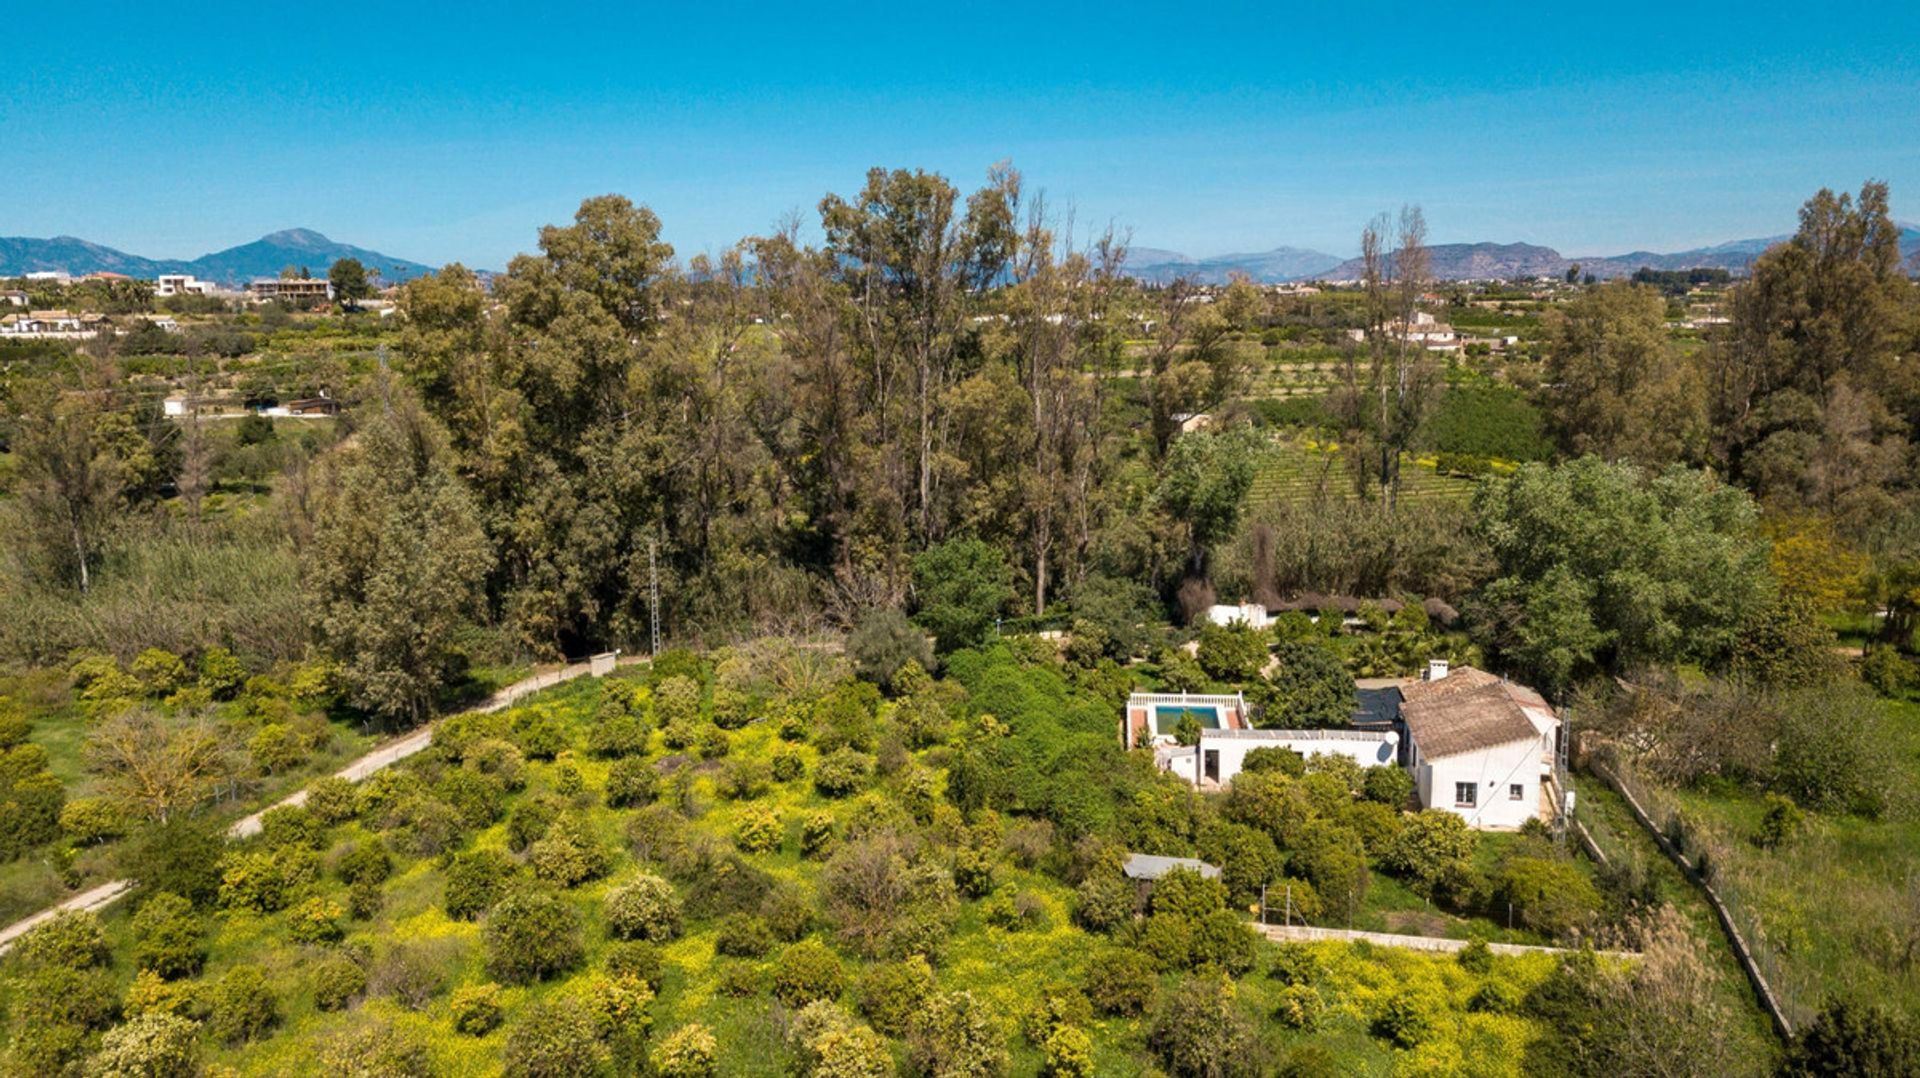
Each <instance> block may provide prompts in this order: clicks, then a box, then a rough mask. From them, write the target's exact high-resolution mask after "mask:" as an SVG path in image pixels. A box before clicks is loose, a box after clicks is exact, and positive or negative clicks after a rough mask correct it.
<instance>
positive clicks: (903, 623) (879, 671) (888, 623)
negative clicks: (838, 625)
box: [847, 608, 933, 694]
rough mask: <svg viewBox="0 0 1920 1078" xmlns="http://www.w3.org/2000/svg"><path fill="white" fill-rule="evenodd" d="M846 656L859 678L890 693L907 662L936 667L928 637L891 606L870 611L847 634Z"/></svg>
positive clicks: (927, 668)
mask: <svg viewBox="0 0 1920 1078" xmlns="http://www.w3.org/2000/svg"><path fill="white" fill-rule="evenodd" d="M847 657H848V658H850V659H852V660H853V669H854V672H855V673H856V674H858V675H859V676H860V677H862V678H865V679H866V680H868V681H871V682H873V683H874V684H875V685H878V686H880V688H881V689H882V690H883V691H885V692H887V693H889V694H891V693H893V692H894V676H895V675H896V674H898V673H899V672H900V670H901V668H903V667H905V666H906V665H907V664H908V663H914V664H916V665H918V666H919V667H920V668H921V669H922V670H929V669H932V668H933V648H932V647H930V646H929V645H928V644H927V636H926V634H925V633H924V632H922V631H921V630H920V628H919V627H918V626H916V625H914V624H913V622H911V621H909V620H908V619H907V616H906V615H905V614H904V613H901V612H900V611H898V610H894V609H890V608H881V609H876V610H869V611H868V612H866V613H865V614H862V615H861V616H860V620H859V622H858V623H857V624H855V625H854V628H853V632H852V633H850V634H848V636H847Z"/></svg>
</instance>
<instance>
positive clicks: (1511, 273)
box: [1127, 224, 1920, 284]
mask: <svg viewBox="0 0 1920 1078" xmlns="http://www.w3.org/2000/svg"><path fill="white" fill-rule="evenodd" d="M1899 227H1900V258H1901V262H1902V264H1904V265H1906V266H1908V267H1909V268H1910V269H1920V226H1915V225H1909V224H1901V225H1900V226H1899ZM1792 238H1793V237H1792V236H1791V234H1787V235H1779V236H1765V237H1754V238H1749V239H1738V240H1729V241H1727V242H1725V243H1717V244H1713V245H1710V246H1706V247H1695V248H1691V249H1689V250H1685V251H1672V252H1664V253H1663V252H1658V251H1645V250H1639V251H1628V252H1626V253H1625V254H1618V255H1563V254H1561V253H1560V252H1559V251H1557V250H1555V249H1554V248H1552V247H1545V246H1541V245H1539V244H1531V243H1524V242H1514V243H1496V242H1491V241H1481V242H1477V243H1438V244H1433V245H1431V246H1429V247H1428V248H1427V251H1428V256H1429V259H1430V267H1431V273H1432V275H1433V277H1434V279H1435V280H1441V281H1468V280H1488V279H1496V278H1512V277H1560V276H1564V275H1565V274H1566V272H1567V270H1568V269H1570V268H1572V267H1574V266H1579V267H1580V272H1581V274H1582V275H1585V274H1588V273H1591V274H1593V276H1594V277H1595V279H1597V280H1603V281H1604V280H1616V279H1619V278H1622V277H1631V276H1633V274H1634V273H1635V272H1636V271H1638V270H1640V269H1641V268H1642V267H1645V268H1647V269H1654V270H1683V269H1724V270H1727V271H1728V272H1730V273H1733V274H1735V275H1740V274H1744V273H1746V272H1747V270H1748V269H1749V268H1751V267H1752V265H1753V262H1754V260H1755V259H1756V258H1759V257H1760V255H1761V254H1763V253H1765V252H1766V250H1767V249H1768V248H1770V247H1772V246H1774V245H1775V244H1779V243H1785V242H1786V241H1787V240H1789V239H1792ZM1283 252H1285V253H1291V254H1301V255H1315V256H1318V257H1319V258H1321V259H1325V260H1327V264H1326V265H1324V266H1313V267H1311V268H1298V267H1289V268H1286V269H1284V270H1282V271H1281V272H1273V271H1272V269H1271V268H1267V267H1263V266H1262V265H1261V264H1260V263H1259V262H1258V261H1257V260H1258V259H1260V258H1261V257H1263V256H1261V255H1233V254H1228V255H1216V256H1213V257H1211V258H1194V257H1192V256H1190V255H1187V254H1184V253H1181V252H1179V251H1171V250H1166V249H1163V248H1153V247H1143V248H1137V249H1136V251H1135V252H1134V253H1133V254H1130V255H1129V257H1128V259H1127V272H1128V273H1129V274H1130V275H1132V276H1133V277H1135V278H1137V279H1139V280H1142V281H1147V282H1151V283H1155V284H1164V283H1166V282H1168V281H1171V280H1173V279H1174V278H1176V277H1185V278H1187V279H1189V280H1192V281H1195V282H1197V283H1200V284H1224V283H1226V281H1227V280H1229V279H1230V278H1231V277H1232V275H1233V274H1234V273H1236V272H1238V273H1244V274H1246V275H1247V276H1248V277H1250V278H1251V279H1253V280H1254V281H1255V282H1257V283H1260V284H1283V283H1287V282H1291V281H1308V280H1325V281H1343V280H1357V279H1358V278H1359V277H1360V275H1361V272H1362V270H1363V268H1364V263H1362V262H1361V260H1360V259H1358V258H1349V259H1344V260H1341V259H1338V258H1336V257H1335V256H1333V255H1327V254H1323V253H1321V252H1318V251H1306V250H1303V249H1301V248H1296V247H1277V248H1274V249H1273V250H1272V251H1270V252H1266V254H1268V255H1278V254H1281V253H1283ZM1137 255H1146V256H1148V257H1147V258H1145V259H1138V258H1137V257H1136V256H1137ZM1278 261H1279V260H1275V263H1277V262H1278ZM1272 265H1274V263H1268V267H1271V266H1272Z"/></svg>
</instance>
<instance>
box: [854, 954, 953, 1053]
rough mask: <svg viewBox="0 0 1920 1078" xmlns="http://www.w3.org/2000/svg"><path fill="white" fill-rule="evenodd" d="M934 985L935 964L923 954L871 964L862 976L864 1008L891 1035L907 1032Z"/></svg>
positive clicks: (878, 1026)
mask: <svg viewBox="0 0 1920 1078" xmlns="http://www.w3.org/2000/svg"><path fill="white" fill-rule="evenodd" d="M934 987H935V985H934V979H933V967H932V966H929V965H928V964H927V960H926V959H925V958H924V957H922V956H920V955H910V956H908V957H907V958H905V959H903V960H901V961H899V962H883V963H876V964H872V965H869V966H867V967H866V972H864V973H863V974H861V976H860V985H859V996H860V1012H861V1013H862V1014H864V1015H866V1016H867V1021H869V1022H872V1023H873V1028H875V1029H877V1030H879V1031H880V1032H882V1033H885V1034H886V1035H887V1036H889V1037H900V1036H904V1035H906V1032H907V1028H908V1026H909V1025H910V1023H911V1021H912V1018H913V1016H914V1015H915V1014H916V1013H918V1012H919V1010H920V1008H921V1007H922V1006H923V1005H925V1003H926V1001H927V1000H928V999H929V998H931V997H932V995H933V992H934Z"/></svg>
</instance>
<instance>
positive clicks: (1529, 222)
mask: <svg viewBox="0 0 1920 1078" xmlns="http://www.w3.org/2000/svg"><path fill="white" fill-rule="evenodd" d="M119 7H121V5H113V6H112V7H111V8H101V7H97V6H94V5H71V4H69V5H45V4H42V5H29V6H27V7H25V8H21V9H19V10H17V11H15V12H14V13H13V14H12V15H11V16H10V17H9V30H8V37H9V39H10V41H11V42H12V44H10V45H9V46H8V49H7V59H6V61H5V62H4V63H0V182H4V186H5V190H6V191H7V192H8V195H9V197H7V198H6V199H5V200H4V201H0V235H30V236H46V235H54V234H72V235H79V236H82V237H85V238H87V239H91V240H95V241H97V242H101V243H106V244H109V245H111V246H115V247H119V248H121V249H123V250H128V251H131V252H133V253H136V254H142V255H147V256H151V257H191V256H194V255H198V254H202V253H205V252H207V251H210V250H215V249H218V248H222V247H227V246H231V245H233V244H236V243H242V242H245V241H248V240H251V239H253V238H255V237H257V236H259V235H260V234H262V233H264V232H268V231H271V230H274V229H279V228H288V227H295V226H303V227H310V228H316V229H318V230H320V231H322V232H325V233H327V234H328V235H329V236H332V237H333V238H335V239H338V240H343V241H346V242H351V243H357V244H360V245H362V246H367V247H373V248H377V249H379V250H381V251H383V252H386V253H388V254H392V255H397V256H401V257H406V258H413V259H418V260H421V261H428V262H439V261H445V260H455V259H457V260H462V261H465V262H467V263H469V264H471V265H480V266H487V267H498V266H501V265H504V263H505V261H506V260H507V258H509V257H510V256H511V255H512V254H513V253H514V252H516V251H520V250H525V249H528V248H530V247H531V246H532V245H533V242H534V236H535V231H536V229H537V228H538V226H539V225H541V224H543V223H547V222H553V221H560V220H564V219H566V218H567V217H569V216H570V215H571V213H572V210H573V208H574V206H575V205H577V204H578V202H579V200H580V199H581V198H582V197H585V196H588V195H593V194H600V193H604V192H608V191H617V192H620V193H623V194H626V195H628V196H630V197H632V198H633V199H635V200H636V201H639V202H644V203H647V204H649V205H651V206H652V207H653V208H654V209H655V210H656V211H657V212H658V213H659V214H660V216H661V218H662V219H663V221H664V222H665V227H666V233H667V238H668V239H669V240H671V241H672V242H673V243H674V244H675V245H676V247H678V248H679V250H680V251H681V253H683V254H691V253H694V252H697V251H703V250H718V249H720V248H722V247H724V246H726V245H727V244H729V243H731V242H732V241H733V240H735V239H737V238H739V237H740V236H743V235H747V234H752V233H758V232H765V231H767V230H769V229H771V228H772V227H774V225H775V224H776V222H778V221H779V220H780V218H781V217H782V216H783V215H786V214H788V213H791V212H794V211H799V212H801V213H803V214H806V215H809V216H810V215H811V212H812V208H813V206H814V205H815V204H816V203H817V202H818V200H819V198H820V196H821V195H822V194H824V193H826V192H827V191H830V190H831V191H841V192H846V191H850V190H851V189H854V188H856V187H858V186H859V184H860V182H861V178H862V176H863V175H864V173H865V171H866V169H867V168H868V167H870V166H873V165H885V166H888V167H896V166H906V167H923V168H928V169H933V170H937V171H940V172H942V173H945V174H946V175H947V176H949V177H951V178H952V179H954V180H955V181H956V183H959V184H961V185H962V186H965V187H971V186H973V185H975V184H977V183H978V182H979V180H980V179H981V177H982V176H983V175H984V172H985V170H986V168H987V166H988V165H990V164H991V163H993V162H994V161H997V160H1001V159H1011V160H1012V161H1013V163H1014V164H1015V166H1016V167H1018V168H1020V169H1021V170H1022V171H1023V172H1024V173H1025V174H1026V177H1027V181H1028V185H1029V189H1030V190H1043V191H1044V192H1045V193H1046V195H1047V198H1048V200H1049V202H1050V203H1051V204H1052V205H1053V206H1054V207H1055V208H1056V209H1062V210H1064V209H1068V208H1071V209H1072V211H1073V213H1074V219H1075V221H1076V222H1077V223H1078V225H1079V227H1080V230H1081V231H1082V232H1084V231H1086V230H1087V229H1089V228H1092V227H1097V226H1104V225H1105V224H1106V223H1108V222H1112V223H1114V224H1116V225H1118V226H1120V227H1121V228H1123V229H1130V230H1131V232H1132V236H1133V240H1134V242H1135V243H1136V244H1138V245H1141V246H1151V247H1162V248H1172V249H1176V250H1182V251H1185V252H1188V253H1190V254H1196V255H1205V254H1215V253H1221V252H1226V251H1247V250H1261V249H1265V248H1269V247H1273V246H1276V245H1279V244H1291V245H1294V246H1302V247H1315V248H1319V249H1322V250H1326V251H1330V252H1333V253H1335V254H1343V255H1344V254H1349V253H1351V251H1352V249H1353V248H1354V246H1355V242H1356V237H1357V235H1358V233H1359V230H1360V227H1361V226H1362V224H1363V223H1364V222H1365V221H1366V219H1367V218H1368V217H1369V216H1370V215H1371V214H1373V213H1375V212H1377V211H1379V210H1382V209H1388V208H1392V207H1397V206H1398V205H1400V204H1401V203H1402V202H1418V203H1420V204H1422V205H1423V206H1424V208H1425V210H1426V214H1427V219H1428V222H1429V225H1430V229H1431V235H1432V239H1433V240H1434V241H1436V242H1447V241H1456V240H1481V239H1491V240H1501V241H1513V240H1527V241H1530V242H1537V243H1544V244H1548V245H1550V246H1554V247H1557V248H1559V249H1560V250H1561V251H1562V252H1563V253H1566V254H1576V255H1577V254H1594V253H1618V252H1622V251H1626V250H1629V249H1635V248H1645V249H1654V250H1672V249H1680V248H1684V247H1690V246H1696V245H1701V244H1708V243H1716V242H1721V241H1724V240H1729V239H1736V238H1744V237H1749V236H1756V235H1769V234H1773V233H1777V232H1784V231H1790V230H1791V228H1792V224H1793V214H1794V210H1795V208H1796V207H1797V206H1798V205H1799V203H1800V202H1801V201H1802V200H1804V199H1805V198H1806V196H1807V195H1809V194H1811V193H1812V192H1813V191H1814V190H1816V189H1817V188H1819V187H1821V186H1834V187H1848V188H1857V187H1858V186H1859V184H1860V182H1861V181H1862V180H1863V179H1866V178H1868V177H1876V178H1882V179H1886V180H1889V181H1890V182H1891V183H1892V184H1893V193H1894V209H1895V212H1896V215H1897V216H1901V217H1903V218H1909V219H1911V218H1920V4H1914V3H1911V2H1909V3H1904V4H1895V3H1885V4H1876V3H1865V4H1856V5H1853V6H1850V7H1848V8H1847V9H1845V15H1844V18H1840V17H1829V16H1824V15H1821V14H1819V13H1818V12H1817V10H1816V9H1815V6H1814V5H1804V4H1799V5H1769V4H1765V3H1747V4H1738V5H1734V4H1718V3H1699V4H1674V3H1667V4H1661V5H1649V4H1638V3H1615V4H1603V5H1583V6H1580V7H1579V8H1577V9H1569V6H1563V5H1552V4H1539V3H1533V4H1526V5H1512V6H1509V5H1504V4H1499V3H1491V2H1488V3H1481V4H1475V5H1454V4H1447V5H1442V4H1433V3H1425V4H1420V5H1408V6H1406V7H1405V8H1404V9H1398V8H1396V6H1395V5H1392V4H1375V5H1371V6H1364V7H1356V6H1354V5H1339V4H1287V3H1278V4H1276V3H1271V2H1269V3H1265V4H1260V5H1257V6H1252V7H1247V8H1238V7H1236V6H1234V5H1222V4H1209V5H1189V6H1181V5H1166V4H1155V5H1138V6H1135V5H1127V4H1097V5H1096V4H1088V5H1081V6H1053V7H1047V8H1040V7H1035V6H1028V5H967V6H947V5H933V4H916V3H900V2H898V0H896V2H893V3H888V4H879V3H874V4H850V5H834V6H826V5H820V6H814V7H809V8H800V7H798V6H795V7H789V8H775V7H755V6H743V5H736V4H724V3H709V4H705V5H687V4H677V5H673V6H671V7H665V8H662V9H659V10H653V9H650V8H648V7H646V6H642V5H622V6H619V7H612V6H609V7H607V8H598V7H589V6H581V5H571V4H566V3H561V2H551V3H546V4H535V5H529V4H524V3H521V4H511V5H510V4H494V3H488V2H474V3H465V4H459V5H444V6H443V5H438V4H393V5H378V6H359V7H356V6H332V5H321V6H317V7H304V8H303V7H298V6H295V7H288V6H285V5H249V6H229V5H225V4H221V3H204V4H198V5H190V6H188V7H179V6H176V5H155V4H145V5H139V6H138V7H136V6H135V5H125V7H126V8H127V10H124V11H123V10H116V9H118V8H119ZM55 9H58V10H55ZM262 12H265V13H264V14H263V13H262ZM23 43H26V44H24V46H23Z"/></svg>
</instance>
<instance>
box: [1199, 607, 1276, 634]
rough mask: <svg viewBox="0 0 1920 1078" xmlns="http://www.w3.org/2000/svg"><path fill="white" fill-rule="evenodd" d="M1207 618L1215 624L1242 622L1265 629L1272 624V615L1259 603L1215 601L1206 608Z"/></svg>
mask: <svg viewBox="0 0 1920 1078" xmlns="http://www.w3.org/2000/svg"><path fill="white" fill-rule="evenodd" d="M1207 620H1208V621H1211V622H1213V623H1214V624H1215V625H1232V624H1234V623H1235V622H1241V623H1244V624H1246V625H1248V626H1250V627H1252V628H1255V629H1265V628H1267V627H1269V626H1271V625H1272V624H1273V615H1272V614H1269V613H1267V608H1266V607H1264V606H1262V605H1261V604H1259V603H1239V604H1232V603H1217V604H1215V605H1213V606H1210V607H1208V608H1207Z"/></svg>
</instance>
